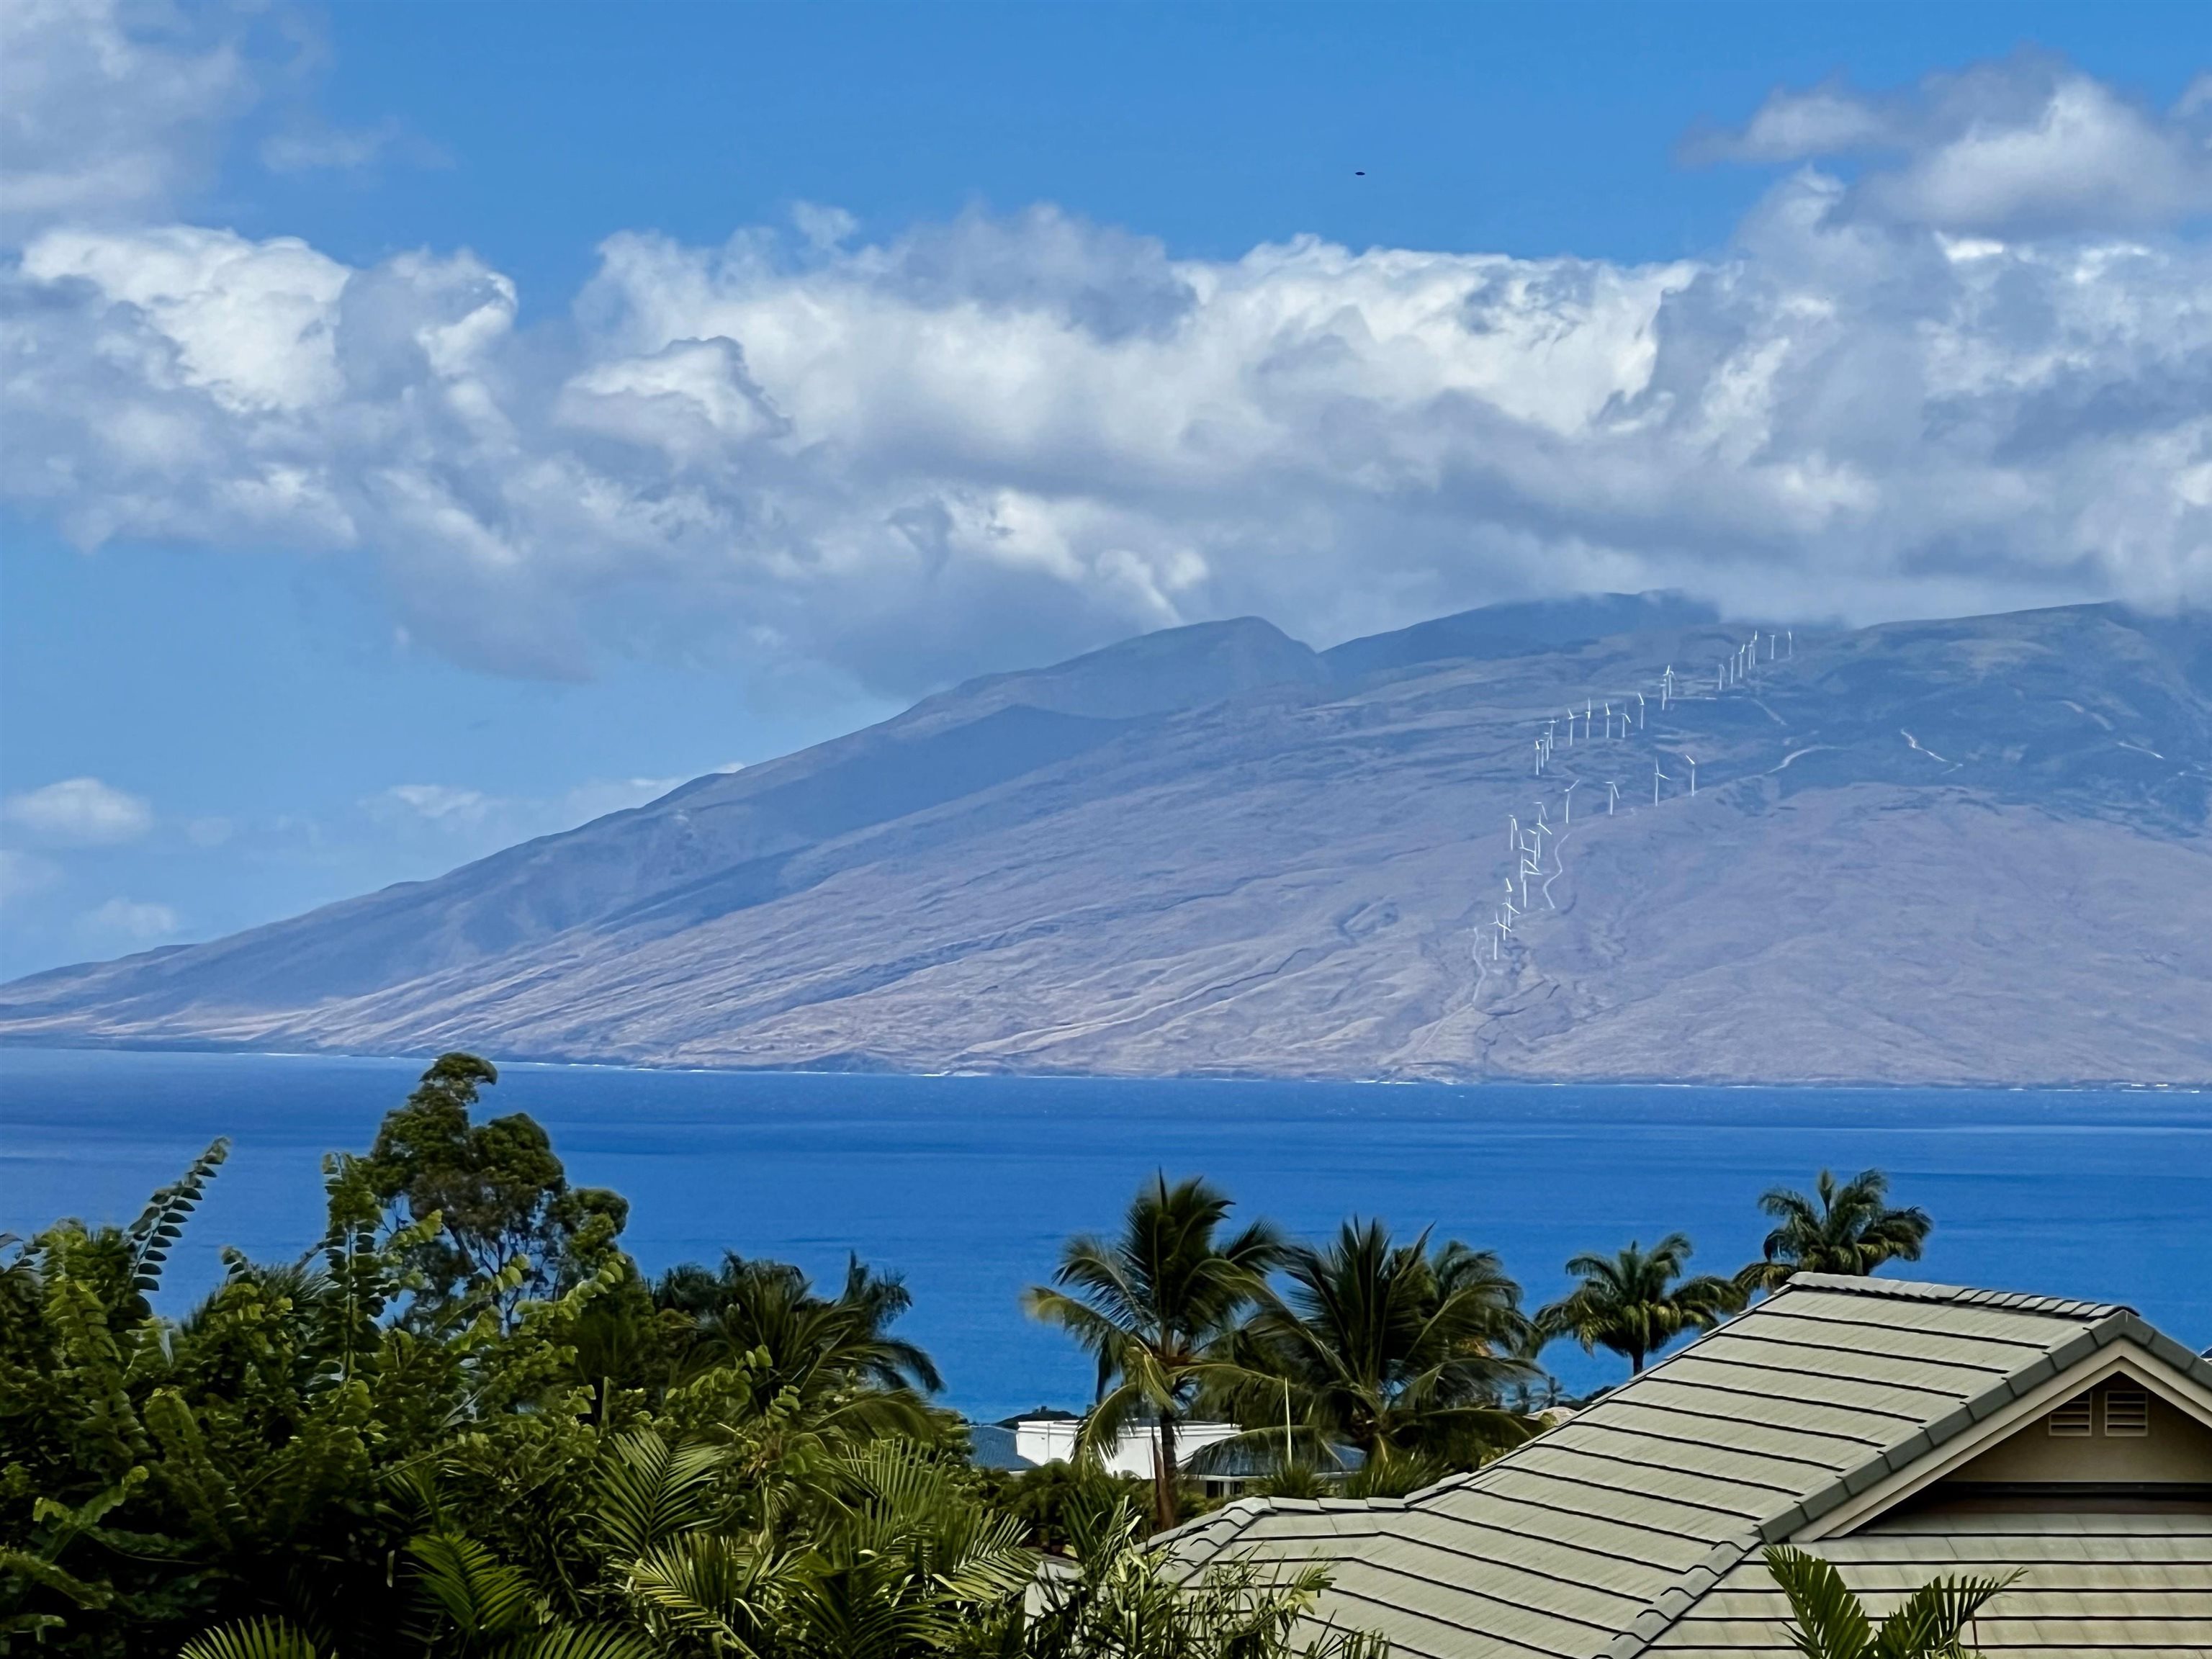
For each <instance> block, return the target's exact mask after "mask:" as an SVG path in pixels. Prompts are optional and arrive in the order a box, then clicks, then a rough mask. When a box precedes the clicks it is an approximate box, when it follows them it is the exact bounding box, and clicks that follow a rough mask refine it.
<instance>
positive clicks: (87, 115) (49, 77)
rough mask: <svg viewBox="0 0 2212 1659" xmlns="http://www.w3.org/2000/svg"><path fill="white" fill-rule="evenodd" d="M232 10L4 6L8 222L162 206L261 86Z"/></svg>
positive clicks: (205, 164) (0, 52)
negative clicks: (257, 84) (244, 52)
mask: <svg viewBox="0 0 2212 1659" xmlns="http://www.w3.org/2000/svg"><path fill="white" fill-rule="evenodd" d="M239 21H240V20H239V17H238V15H237V14H235V13H233V12H231V11H230V10H229V9H227V8H224V7H222V6H199V7H194V8H191V9H189V10H184V9H173V8H171V7H169V6H167V5H165V4H161V3H141V4H130V3H125V0H9V3H7V4H6V5H4V6H0V158H4V159H3V160H0V223H4V224H5V225H6V226H7V227H9V228H12V229H14V230H15V231H18V232H20V231H21V229H22V228H25V227H27V226H33V225H37V224H40V223H45V222H53V221H56V220H60V219H64V218H68V219H73V220H76V221H77V222H88V221H90V222H99V221H102V220H112V219H115V218H117V217H118V216H128V215H134V214H137V215H143V214H145V213H147V212H149V211H152V212H158V211H160V210H162V209H164V208H165V207H167V205H168V204H170V203H171V201H172V200H173V198H174V197H176V196H177V195H178V193H179V191H183V190H185V188H187V187H188V186H190V185H192V184H194V183H195V182H197V179H199V178H200V177H201V176H202V175H203V174H204V173H205V172H206V171H207V169H208V168H209V167H210V166H211V164H212V162H213V161H214V157H215V155H216V150H217V149H218V147H219V146H220V144H221V143H222V139H223V137H224V136H225V133H226V131H227V130H228V126H229V124H230V123H231V121H232V120H233V119H234V118H236V116H237V115H238V114H239V113H240V112H241V111H243V110H244V109H245V108H246V106H248V105H250V104H251V103H252V101H253V99H254V95H255V89H254V87H253V84H252V76H251V75H250V73H249V72H248V70H247V67H246V62H245V60H244V58H243V56H242V54H241V52H240V45H239V41H238V39H237V33H236V30H237V25H238V23H239Z"/></svg>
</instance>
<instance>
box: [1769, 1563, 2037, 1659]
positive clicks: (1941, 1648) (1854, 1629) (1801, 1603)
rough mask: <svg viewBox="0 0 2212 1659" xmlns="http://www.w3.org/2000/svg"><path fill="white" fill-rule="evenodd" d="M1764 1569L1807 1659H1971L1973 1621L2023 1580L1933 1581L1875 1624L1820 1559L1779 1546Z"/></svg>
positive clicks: (1793, 1638) (2014, 1577) (2015, 1575)
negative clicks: (1968, 1642) (1787, 1610)
mask: <svg viewBox="0 0 2212 1659" xmlns="http://www.w3.org/2000/svg"><path fill="white" fill-rule="evenodd" d="M1766 1570H1767V1571H1768V1572H1770V1573H1771V1574H1772V1575H1773V1576H1774V1582H1775V1583H1778V1584H1779V1585H1780V1586H1781V1587H1782V1593H1783V1595H1785V1596H1787V1597H1788V1598H1789V1601H1790V1615H1791V1624H1790V1631H1789V1636H1790V1642H1791V1644H1793V1645H1794V1646H1795V1647H1796V1650H1797V1651H1798V1652H1799V1653H1801V1654H1802V1655H1804V1656H1805V1659H1971V1655H1972V1651H1973V1650H1972V1649H1970V1648H1969V1647H1967V1646H1966V1638H1967V1636H1968V1633H1969V1632H1970V1631H1971V1630H1972V1626H1973V1621H1974V1619H1975V1616H1976V1615H1977V1614H1978V1613H1980V1612H1981V1610H1982V1609H1983V1608H1984V1607H1987V1606H1988V1605H1989V1604H1990V1602H1991V1601H1994V1600H1996V1598H1997V1597H1998V1596H1999V1595H2002V1594H2003V1593H2004V1592H2005V1590H2006V1589H2008V1588H2009V1587H2010V1586H2011V1585H2013V1584H2014V1583H2017V1582H2018V1581H2019V1579H2020V1577H2021V1575H2020V1574H2019V1573H2017V1572H2015V1573H2013V1574H2010V1575H2009V1576H2008V1577H2003V1578H1970V1577H1955V1578H1934V1579H1930V1580H1929V1582H1928V1583H1924V1584H1923V1585H1921V1586H1920V1588H1919V1589H1916V1590H1914V1591H1913V1592H1912V1594H1911V1595H1908V1596H1907V1597H1905V1600H1904V1601H1902V1602H1900V1603H1899V1605H1898V1607H1896V1609H1895V1610H1894V1611H1893V1612H1892V1613H1890V1615H1889V1617H1887V1619H1885V1620H1882V1621H1881V1624H1879V1625H1876V1624H1875V1622H1874V1620H1871V1619H1870V1618H1869V1617H1868V1616H1867V1610H1866V1607H1864V1605H1863V1604H1862V1603H1861V1601H1859V1598H1858V1597H1857V1596H1856V1595H1853V1594H1852V1593H1851V1592H1850V1589H1849V1587H1847V1586H1846V1585H1845V1584H1844V1581H1843V1577H1842V1575H1841V1574H1839V1573H1838V1572H1837V1571H1836V1570H1835V1568H1834V1567H1833V1566H1832V1565H1829V1564H1828V1563H1827V1562H1826V1561H1823V1560H1821V1559H1820V1557H1818V1556H1816V1555H1808V1554H1807V1553H1805V1552H1803V1551H1802V1550H1796V1549H1791V1548H1790V1547H1788V1546H1786V1545H1784V1546H1780V1547H1775V1548H1771V1549H1769V1550H1768V1551H1767V1552H1766Z"/></svg>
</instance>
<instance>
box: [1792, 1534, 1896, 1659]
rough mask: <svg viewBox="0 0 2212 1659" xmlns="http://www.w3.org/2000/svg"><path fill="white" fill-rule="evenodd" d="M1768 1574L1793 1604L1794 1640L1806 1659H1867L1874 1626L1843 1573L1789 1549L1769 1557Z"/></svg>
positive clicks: (1797, 1648) (1800, 1552) (1811, 1557)
mask: <svg viewBox="0 0 2212 1659" xmlns="http://www.w3.org/2000/svg"><path fill="white" fill-rule="evenodd" d="M1766 1571H1768V1573H1769V1574H1771V1576H1772V1577H1773V1579H1774V1582H1775V1583H1777V1584H1779V1585H1780V1586H1781V1587H1782V1594H1783V1595H1784V1596H1785V1597H1786V1598H1787V1599H1788V1601H1789V1602H1790V1616H1791V1618H1792V1620H1794V1621H1795V1622H1794V1623H1793V1624H1792V1625H1791V1626H1790V1632H1789V1635H1790V1642H1791V1643H1792V1644H1793V1645H1795V1646H1796V1650H1797V1651H1798V1652H1800V1653H1802V1654H1803V1655H1804V1656H1805V1659H1864V1656H1865V1655H1866V1653H1867V1651H1868V1648H1869V1644H1870V1643H1871V1642H1872V1640H1873V1636H1874V1628H1873V1623H1872V1621H1871V1620H1869V1619H1868V1617H1867V1612H1866V1609H1865V1608H1864V1607H1862V1606H1861V1605H1860V1604H1859V1598H1858V1597H1857V1596H1856V1595H1852V1594H1851V1592H1850V1588H1849V1587H1848V1586H1847V1585H1846V1584H1845V1583H1844V1578H1843V1575H1842V1574H1841V1573H1839V1572H1838V1571H1836V1570H1835V1568H1834V1567H1833V1566H1832V1565H1829V1564H1828V1563H1827V1562H1826V1561H1823V1560H1822V1559H1820V1557H1819V1556H1817V1555H1808V1554H1807V1553H1805V1552H1804V1551H1803V1550H1800V1549H1793V1548H1791V1547H1790V1546H1788V1545H1786V1544H1784V1545H1777V1546H1775V1547H1772V1548H1771V1549H1769V1550H1768V1551H1767V1552H1766Z"/></svg>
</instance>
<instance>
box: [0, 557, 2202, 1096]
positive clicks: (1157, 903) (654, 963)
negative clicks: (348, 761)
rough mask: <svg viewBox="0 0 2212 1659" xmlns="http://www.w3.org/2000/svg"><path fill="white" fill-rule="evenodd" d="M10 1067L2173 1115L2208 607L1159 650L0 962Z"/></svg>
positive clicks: (1599, 617) (2194, 865) (2183, 1037)
mask: <svg viewBox="0 0 2212 1659" xmlns="http://www.w3.org/2000/svg"><path fill="white" fill-rule="evenodd" d="M1754 636H1755V637H1754ZM1670 668H1671V670H1672V674H1671V676H1670V675H1669V673H1668V671H1669V669H1670ZM1693 790H1694V793H1692V791H1693ZM0 1039H4V1040H6V1041H9V1042H41V1043H52V1044H100V1045H139V1046H154V1047H207V1046H220V1047H237V1048H280V1049H309V1050H331V1051H350V1052H360V1053H379V1054H418V1053H432V1052H436V1051H439V1050H441V1049H446V1048H473V1049H481V1050H484V1051H488V1052H493V1053H496V1054H501V1055H502V1056H510V1057H513V1058H518V1059H541V1060H588V1061H600V1062H610V1063H617V1064H626V1065H642V1066H716V1067H759V1068H824V1069H861V1068H866V1069H881V1070H899V1071H917V1072H922V1071H928V1072H935V1071H988V1072H1018V1073H1067V1072H1081V1073H1108V1074H1121V1075H1133V1076H1146V1075H1170V1074H1184V1075H1189V1074H1203V1075H1254V1076H1271V1077H1312V1078H1357V1079H1408V1080H1413V1079H1437V1080H1456V1081H1466V1080H1478V1079H1546V1080H1558V1081H1577V1082H1598V1081H1607V1080H1621V1081H1630V1080H1649V1079H1666V1080H1680V1081H1698V1082H1709V1083H1710V1082H1747V1083H1748V1082H1759V1083H1807V1084H1813V1083H1824V1084H1834V1083H1851V1082H1867V1083H1879V1084H1916V1085H1926V1084H1936V1085H1942V1084H1958V1085H1966V1084H2000V1085H2068V1084H2092V1083H2097V1084H2106V1083H2116V1084H2138V1085H2161V1084H2162V1085H2203V1084H2207V1083H2212V619H2208V618H2206V617H2203V616H2201V615H2199V616H2188V615H2183V616H2179V617H2152V616H2148V615H2143V614H2139V613H2136V612H2132V611H2126V610H2124V609H2121V608H2118V607H2115V606H2107V605H2095V606H2077V607H2069V608H2063V609H2054V610H2047V611H2027V612H2020V613H2015V614H2011V615H2006V616H1997V617H1973V618H1967V619H1961V620H1955V621H1943V622H1923V623H1896V624H1890V625H1885V626H1881V627H1875V628H1868V629H1857V630H1854V631H1840V630H1834V629H1830V630H1825V631H1823V630H1819V629H1804V628H1794V629H1793V628H1788V627H1784V628H1779V629H1777V628H1772V627H1768V626H1765V625H1759V626H1756V627H1755V626H1754V625H1753V624H1749V623H1742V624H1738V623H1723V621H1721V620H1720V619H1719V618H1717V617H1716V616H1715V615H1714V614H1713V613H1711V611H1707V610H1705V609H1703V608H1701V607H1699V606H1697V605H1692V604H1690V603H1688V602H1686V601H1684V600H1682V599H1676V598H1673V597H1669V596H1663V595H1644V596H1610V597H1606V598H1601V599H1583V600H1576V601H1566V602H1559V603H1553V604H1540V605H1507V606H1498V607H1493V608H1491V609H1487V610H1483V611H1471V612H1468V613H1465V614H1463V615H1461V616H1456V617H1445V618H1442V619H1440V620H1438V621H1436V622H1432V623H1424V624H1421V625H1420V626H1418V627H1415V628H1411V629H1404V630H1402V631H1401V632H1398V633H1394V634H1387V635H1378V636H1376V637H1373V638H1369V639H1362V640H1355V641H1350V642H1348V643H1346V644H1344V645H1340V646H1338V647H1334V649H1331V650H1328V651H1320V652H1316V651H1314V650H1311V649H1310V648H1309V647H1306V646H1304V645H1302V644H1299V643H1298V642H1297V641H1293V640H1291V639H1290V638H1288V637H1286V636H1285V635H1283V634H1282V633H1280V632H1279V630H1277V629H1275V628H1273V626H1271V625H1270V624H1268V623H1265V622H1262V621H1260V620H1257V619H1253V618H1247V619H1243V620H1239V621H1232V622H1224V623H1206V624H1203V625H1200V626H1196V627H1190V628H1182V629H1170V630H1167V631H1164V632H1161V633H1156V634H1151V635H1144V636H1142V637H1140V638H1137V639H1133V640H1129V641H1124V642H1122V643H1121V644H1119V645H1115V646H1111V647H1108V648H1106V649H1104V650H1102V651H1098V652H1094V653H1091V654H1090V655H1087V656H1084V657H1079V658H1077V659H1073V661H1069V662H1065V663H1061V664H1059V665H1054V666H1051V667H1047V668H1041V669H1038V670H1036V671H1028V672H1022V673H1014V674H1004V675H997V676H993V677H990V678H984V679H981V680H976V681H973V682H970V683H969V684H965V685H963V686H960V687H958V688H957V689H956V690H951V691H947V692H945V693H943V694H941V695H939V696H933V697H931V698H928V699H927V700H926V701H924V702H921V703H919V704H917V705H916V706H915V708H911V709H909V710H908V712H906V713H905V714H901V715H899V716H898V717H897V718H896V719H894V720H888V721H885V722H884V723H883V724H882V725H879V726H872V727H870V728H868V729H867V730H866V731H862V732H854V733H853V734H851V735H850V736H848V737H844V738H837V739H836V740H834V741H832V742H829V743H826V744H820V745H818V746H817V747H815V748H812V749H809V750H803V751H801V752H800V753H798V754H794V755H790V756H787V757H783V758H782V759H780V760H776V761H773V762H770V763H766V764H763V765H760V766H756V767H751V768H749V769H745V770H744V771H741V772H738V773H736V774H714V775H709V776H707V777H702V778H700V779H697V780H696V781H693V782H690V783H688V784H685V785H684V786H682V787H679V788H678V789H675V790H673V791H671V793H668V794H667V795H665V796H664V797H662V798H661V799H659V800H656V801H654V802H653V803H651V804H650V805H646V806H642V807H639V808H637V809H635V810H633V811H624V812H618V813H615V814H613V815H611V816H610V817H604V818H601V819H599V820H597V821H595V822H593V823H588V824H586V825H584V826H582V827H581V828H580V829H574V830H571V831H569V832H568V833H566V834H563V835H558V836H548V837H545V838H544V839H542V840H538V841H534V842H528V843H526V844H525V845H523V846H520V847H515V848H510V849H508V850H507V851H506V852H503V853H500V854H495V855H494V856H492V857H490V858H487V859H483V860H478V861H477V862H476V863H473V864H471V865H467V866H464V867H462V868H460V869H458V870H455V871H453V872H451V873H449V874H447V875H446V876H443V877H441V878H438V879H436V880H435V881H428V882H418V883H410V884H404V885H400V886H396V887H392V888H388V889H386V890H384V891H382V892H379V893H374V894H371V895H368V896H364V897H361V898H357V899H353V900H349V901H347V902H343V903H338V904H334V905H330V906H327V907H325V908H322V909H319V910H317V911H314V912H313V913H311V914H309V915H304V916H301V917H298V918H295V919H294V920H291V921H283V922H278V923H276V924H274V925H271V926H269V927H259V928H256V929H253V930H252V931H250V932H247V933H240V934H238V935H236V936H234V937H232V938H229V939H220V940H216V941H215V942H212V943H210V944H204V945H189V946H183V947H178V948H173V949H168V950H163V951H152V952H149V953H146V954H143V955H140V956H135V957H127V958H125V959H124V960H122V961H119V962H115V963H101V964H94V965H88V966H82V967H75V968H67V969H58V970H55V971H52V972H48V973H42V974H38V975H32V976H30V977H28V978H25V979H21V980H17V981H14V982H13V983H11V984H9V985H7V986H5V987H0Z"/></svg>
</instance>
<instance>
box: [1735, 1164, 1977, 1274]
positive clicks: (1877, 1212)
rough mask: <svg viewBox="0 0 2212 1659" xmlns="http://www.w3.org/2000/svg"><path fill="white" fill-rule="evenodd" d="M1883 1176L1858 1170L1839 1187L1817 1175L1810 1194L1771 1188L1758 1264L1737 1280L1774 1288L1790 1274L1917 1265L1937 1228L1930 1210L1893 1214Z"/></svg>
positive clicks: (1825, 1174)
mask: <svg viewBox="0 0 2212 1659" xmlns="http://www.w3.org/2000/svg"><path fill="white" fill-rule="evenodd" d="M1888 1200H1889V1177H1888V1176H1886V1175H1884V1174H1883V1173H1882V1172H1881V1170H1862V1171H1861V1172H1860V1173H1859V1174H1858V1175H1857V1176H1854V1177H1853V1178H1852V1179H1850V1180H1849V1181H1843V1182H1839V1181H1838V1180H1837V1179H1836V1177H1835V1176H1834V1174H1833V1173H1832V1171H1830V1170H1821V1171H1820V1179H1819V1180H1818V1181H1816V1182H1814V1188H1813V1193H1812V1195H1811V1196H1809V1197H1808V1195H1807V1194H1803V1193H1799V1192H1793V1191H1791V1190H1790V1188H1786V1187H1777V1188H1773V1189H1772V1190H1771V1192H1768V1193H1767V1194H1765V1195H1764V1196H1763V1197H1761V1198H1760V1199H1759V1208H1760V1209H1761V1210H1763V1211H1765V1212H1766V1213H1767V1215H1769V1216H1771V1218H1773V1220H1774V1223H1775V1225H1774V1231H1771V1232H1770V1233H1768V1234H1767V1236H1766V1241H1765V1244H1764V1246H1763V1247H1762V1249H1761V1256H1760V1259H1759V1261H1754V1262H1753V1263H1752V1264H1751V1265H1750V1266H1749V1267H1746V1268H1745V1269H1744V1270H1743V1271H1742V1272H1741V1273H1738V1274H1737V1275H1736V1282H1737V1283H1738V1284H1739V1285H1742V1286H1743V1287H1744V1288H1745V1289H1746V1290H1747V1291H1752V1290H1759V1291H1778V1290H1780V1289H1781V1288H1782V1287H1783V1285H1786V1284H1787V1283H1789V1281H1790V1278H1791V1276H1792V1275H1793V1274H1796V1273H1852V1274H1864V1273H1872V1272H1873V1271H1874V1270H1875V1268H1876V1267H1880V1266H1881V1264H1882V1263H1883V1262H1885V1261H1919V1260H1920V1252H1921V1249H1922V1247H1923V1246H1924V1245H1925V1244H1926V1243H1927V1242H1928V1235H1929V1231H1931V1230H1932V1229H1933V1228H1934V1227H1935V1225H1936V1224H1935V1222H1934V1221H1932V1220H1931V1219H1929V1215H1928V1212H1926V1211H1925V1210H1920V1209H1894V1208H1893V1207H1891V1206H1890V1204H1889V1201H1888Z"/></svg>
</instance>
